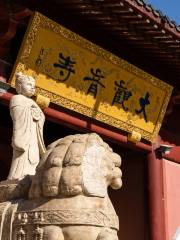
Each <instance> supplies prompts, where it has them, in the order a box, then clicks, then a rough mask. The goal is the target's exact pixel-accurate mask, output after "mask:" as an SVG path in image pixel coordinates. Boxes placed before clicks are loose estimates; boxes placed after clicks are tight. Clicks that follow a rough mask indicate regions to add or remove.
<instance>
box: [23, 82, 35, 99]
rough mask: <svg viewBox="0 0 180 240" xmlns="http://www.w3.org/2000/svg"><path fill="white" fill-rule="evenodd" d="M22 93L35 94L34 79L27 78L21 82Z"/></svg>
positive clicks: (28, 95)
mask: <svg viewBox="0 0 180 240" xmlns="http://www.w3.org/2000/svg"><path fill="white" fill-rule="evenodd" d="M21 94H22V95H24V96H26V97H32V96H33V95H34V94H35V81H34V79H26V81H22V83H21Z"/></svg>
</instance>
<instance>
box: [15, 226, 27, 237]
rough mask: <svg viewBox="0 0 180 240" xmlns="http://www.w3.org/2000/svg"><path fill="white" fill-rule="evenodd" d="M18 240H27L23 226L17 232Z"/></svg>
mask: <svg viewBox="0 0 180 240" xmlns="http://www.w3.org/2000/svg"><path fill="white" fill-rule="evenodd" d="M16 240H26V232H25V231H24V229H23V226H21V227H20V229H19V231H18V232H17V234H16Z"/></svg>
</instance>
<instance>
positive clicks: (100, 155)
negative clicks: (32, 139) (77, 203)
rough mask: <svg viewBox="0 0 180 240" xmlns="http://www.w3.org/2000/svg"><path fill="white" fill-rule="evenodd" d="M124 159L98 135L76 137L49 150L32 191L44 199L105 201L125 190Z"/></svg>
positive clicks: (58, 143)
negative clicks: (112, 193)
mask: <svg viewBox="0 0 180 240" xmlns="http://www.w3.org/2000/svg"><path fill="white" fill-rule="evenodd" d="M120 165H121V158H120V156H119V155H118V154H116V153H114V152H113V151H112V149H111V148H110V147H109V146H108V144H106V143H105V142H103V140H102V139H101V138H100V137H99V136H98V135H97V134H95V133H91V134H76V135H72V136H67V137H65V138H62V139H59V140H57V141H56V142H54V143H52V144H51V145H49V146H48V148H47V151H46V153H45V155H44V158H43V159H42V160H41V162H40V164H39V166H38V167H37V172H36V175H35V176H34V178H33V180H32V184H31V188H30V191H29V197H30V198H37V197H41V196H58V195H59V196H75V195H78V194H84V195H87V196H96V197H105V196H106V195H107V187H108V186H111V187H112V188H114V189H118V188H120V187H121V185H122V182H121V170H120V169H119V167H120Z"/></svg>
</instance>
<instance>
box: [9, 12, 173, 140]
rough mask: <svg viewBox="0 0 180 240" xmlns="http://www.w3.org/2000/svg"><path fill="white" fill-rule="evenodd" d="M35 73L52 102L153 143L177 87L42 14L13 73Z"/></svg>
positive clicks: (42, 91) (37, 15) (35, 20)
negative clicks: (173, 89)
mask: <svg viewBox="0 0 180 240" xmlns="http://www.w3.org/2000/svg"><path fill="white" fill-rule="evenodd" d="M19 71H21V72H23V73H24V74H29V75H31V76H33V77H35V79H36V82H37V92H38V94H40V95H42V96H45V97H47V98H50V100H51V102H53V103H55V104H58V105H61V106H63V107H65V108H68V109H71V110H73V111H75V112H78V113H81V114H83V115H86V116H88V117H91V118H94V119H97V120H99V121H101V122H104V123H106V124H109V125H112V126H114V127H116V128H120V129H122V130H125V131H127V132H129V133H132V132H133V131H134V132H137V133H139V134H140V135H141V136H142V138H144V139H146V140H148V141H153V140H154V139H155V137H156V136H157V134H158V131H159V129H160V126H161V122H162V120H163V116H164V113H165V110H166V107H167V104H168V101H169V98H170V95H171V92H172V87H171V86H170V85H168V84H166V83H164V82H162V81H160V80H159V79H157V78H155V77H153V76H151V75H149V74H148V73H146V72H144V71H142V70H140V69H138V68H137V67H135V66H133V65H131V64H129V63H128V62H126V61H124V60H122V59H121V58H119V57H116V56H115V55H113V54H111V53H110V52H108V51H106V50H104V49H102V48H100V47H98V46H97V45H95V44H93V43H91V42H89V41H87V40H85V39H84V38H82V37H80V36H79V35H77V34H75V33H73V32H71V31H69V30H67V29H66V28H64V27H62V26H61V25H59V24H57V23H55V22H53V21H52V20H50V19H48V18H47V17H45V16H43V15H41V14H40V13H37V12H36V13H35V14H34V16H33V17H32V19H31V21H30V24H29V27H28V29H27V32H26V34H25V38H24V40H23V44H22V46H21V50H20V52H19V55H18V58H17V61H16V64H15V66H14V70H13V73H12V76H11V80H10V81H11V85H12V86H14V81H15V73H16V72H19Z"/></svg>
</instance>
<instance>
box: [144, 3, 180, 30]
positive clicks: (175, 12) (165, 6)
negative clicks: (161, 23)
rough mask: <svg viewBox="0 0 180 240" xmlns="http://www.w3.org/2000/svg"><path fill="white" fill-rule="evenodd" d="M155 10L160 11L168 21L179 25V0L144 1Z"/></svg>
mask: <svg viewBox="0 0 180 240" xmlns="http://www.w3.org/2000/svg"><path fill="white" fill-rule="evenodd" d="M145 2H146V3H148V4H151V5H152V6H153V7H154V8H155V9H157V10H161V11H162V12H163V13H164V14H165V15H167V16H168V17H169V18H170V19H172V20H174V21H176V23H177V25H180V0H146V1H145Z"/></svg>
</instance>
